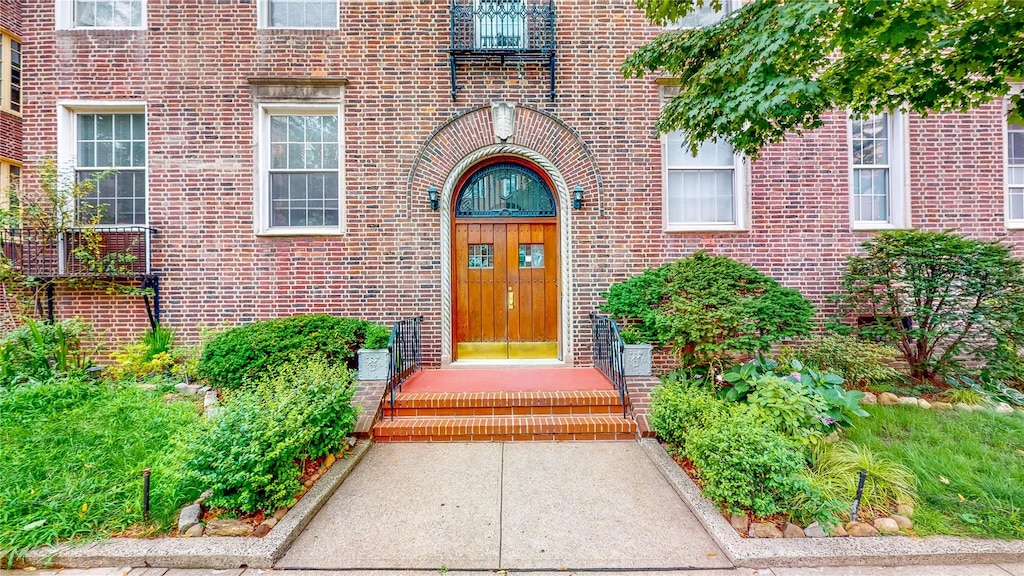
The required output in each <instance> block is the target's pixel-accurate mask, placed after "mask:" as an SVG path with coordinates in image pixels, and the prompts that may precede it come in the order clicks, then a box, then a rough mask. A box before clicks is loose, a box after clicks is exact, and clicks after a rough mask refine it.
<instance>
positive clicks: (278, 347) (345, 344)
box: [197, 314, 388, 389]
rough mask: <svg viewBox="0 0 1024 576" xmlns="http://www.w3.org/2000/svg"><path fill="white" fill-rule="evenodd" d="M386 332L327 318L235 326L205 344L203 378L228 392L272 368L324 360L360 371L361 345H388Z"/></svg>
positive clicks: (360, 322) (314, 316)
mask: <svg viewBox="0 0 1024 576" xmlns="http://www.w3.org/2000/svg"><path fill="white" fill-rule="evenodd" d="M387 340H388V331H387V329H386V328H384V327H382V326H379V325H376V324H373V323H371V322H366V321H365V320H357V319H355V318H340V317H337V316H330V315H327V314H310V315H305V316H291V317H287V318H274V319H271V320H264V321H261V322H255V323H253V324H247V325H245V326H239V327H237V328H230V329H228V330H225V331H224V332H221V333H220V334H218V335H216V336H214V337H213V338H212V339H210V340H209V341H208V342H206V343H205V345H204V346H203V353H202V356H201V357H200V359H199V364H198V366H197V371H198V376H200V377H201V378H206V379H207V380H208V381H209V382H210V383H211V384H212V385H214V386H216V387H218V388H223V389H236V388H240V387H242V386H244V385H245V384H246V383H247V382H251V381H253V380H256V379H260V378H263V377H264V376H265V375H266V374H267V373H268V372H269V371H270V369H271V368H273V367H276V366H281V365H283V364H287V363H289V362H292V361H294V360H296V359H299V358H308V357H311V356H319V357H321V358H323V359H325V360H327V361H329V362H338V363H341V364H344V365H346V366H348V367H349V368H355V353H356V350H357V349H358V348H360V347H361V346H368V347H371V348H383V347H386V346H387Z"/></svg>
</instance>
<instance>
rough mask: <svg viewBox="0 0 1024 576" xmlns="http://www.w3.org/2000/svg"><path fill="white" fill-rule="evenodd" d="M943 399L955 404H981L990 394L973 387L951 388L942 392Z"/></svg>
mask: <svg viewBox="0 0 1024 576" xmlns="http://www.w3.org/2000/svg"><path fill="white" fill-rule="evenodd" d="M942 399H943V400H945V401H947V402H951V403H953V404H967V405H968V406H980V405H981V404H984V403H985V402H986V401H987V400H988V396H986V395H985V393H984V392H982V391H981V390H975V389H973V388H950V389H949V390H946V391H945V392H943V393H942Z"/></svg>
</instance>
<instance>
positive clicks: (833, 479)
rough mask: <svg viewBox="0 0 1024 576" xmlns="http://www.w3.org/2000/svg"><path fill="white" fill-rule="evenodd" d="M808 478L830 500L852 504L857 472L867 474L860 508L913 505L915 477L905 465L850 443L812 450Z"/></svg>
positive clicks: (885, 509) (891, 509)
mask: <svg viewBox="0 0 1024 576" xmlns="http://www.w3.org/2000/svg"><path fill="white" fill-rule="evenodd" d="M813 461H814V464H813V466H812V467H811V472H810V474H811V476H812V477H813V478H814V483H815V484H816V485H818V486H820V487H821V488H822V490H824V491H825V494H826V495H827V497H829V498H833V499H837V500H842V501H843V502H848V503H852V502H853V499H854V498H855V497H856V495H857V484H858V482H859V481H860V471H861V470H865V471H867V473H868V475H867V478H866V479H865V481H864V492H863V494H861V499H860V506H861V508H862V509H865V510H884V511H888V512H892V511H894V510H895V508H896V505H897V504H911V505H913V504H914V500H915V499H916V498H917V489H916V485H917V477H916V476H914V473H913V472H911V471H910V470H909V469H908V468H906V467H905V466H902V465H900V464H898V463H896V462H893V461H892V460H888V459H886V458H882V457H879V456H877V455H876V454H875V453H874V452H872V451H871V449H869V448H866V447H864V446H858V445H857V444H853V443H852V442H837V443H835V444H827V445H823V446H820V447H819V448H818V449H816V450H815V451H814V457H813Z"/></svg>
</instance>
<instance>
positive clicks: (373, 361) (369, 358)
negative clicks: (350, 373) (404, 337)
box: [356, 348, 390, 381]
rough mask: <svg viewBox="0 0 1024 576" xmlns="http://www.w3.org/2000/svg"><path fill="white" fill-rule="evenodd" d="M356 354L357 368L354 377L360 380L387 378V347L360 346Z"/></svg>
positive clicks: (388, 358)
mask: <svg viewBox="0 0 1024 576" xmlns="http://www.w3.org/2000/svg"><path fill="white" fill-rule="evenodd" d="M356 355H357V356H358V358H359V370H358V372H356V378H357V379H358V380H361V381H367V380H387V379H388V363H389V360H390V357H389V355H388V349H387V348H380V349H366V348H360V349H359V350H358V351H357V352H356Z"/></svg>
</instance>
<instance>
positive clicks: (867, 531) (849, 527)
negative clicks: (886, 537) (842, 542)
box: [845, 522, 878, 538]
mask: <svg viewBox="0 0 1024 576" xmlns="http://www.w3.org/2000/svg"><path fill="white" fill-rule="evenodd" d="M845 528H846V532H847V534H849V535H850V536H853V537H854V538H863V537H865V536H878V530H876V529H875V527H874V526H872V525H871V524H866V523H864V522H848V523H847V524H846V526H845Z"/></svg>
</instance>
